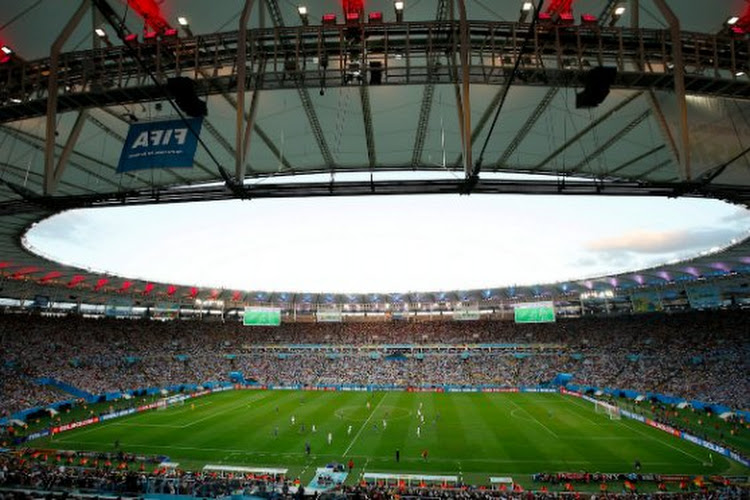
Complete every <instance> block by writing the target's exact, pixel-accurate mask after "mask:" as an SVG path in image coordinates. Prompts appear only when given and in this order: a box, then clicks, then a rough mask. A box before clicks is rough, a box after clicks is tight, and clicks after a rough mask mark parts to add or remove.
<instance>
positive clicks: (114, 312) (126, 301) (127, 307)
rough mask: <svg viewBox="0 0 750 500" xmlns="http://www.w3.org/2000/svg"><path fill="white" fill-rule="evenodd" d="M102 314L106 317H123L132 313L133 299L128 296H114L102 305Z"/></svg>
mask: <svg viewBox="0 0 750 500" xmlns="http://www.w3.org/2000/svg"><path fill="white" fill-rule="evenodd" d="M104 315H105V316H106V317H108V318H123V317H130V316H132V315H133V300H132V299H130V298H128V297H114V298H111V299H109V300H108V301H107V304H106V305H105V306H104Z"/></svg>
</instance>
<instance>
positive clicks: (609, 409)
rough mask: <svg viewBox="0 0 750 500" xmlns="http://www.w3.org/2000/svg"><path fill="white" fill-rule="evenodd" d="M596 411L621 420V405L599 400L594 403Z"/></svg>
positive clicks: (612, 418) (611, 418)
mask: <svg viewBox="0 0 750 500" xmlns="http://www.w3.org/2000/svg"><path fill="white" fill-rule="evenodd" d="M594 408H595V410H596V413H604V414H607V415H608V416H609V419H610V420H620V419H621V418H622V417H621V416H620V407H619V406H615V405H611V404H609V403H605V402H604V401H597V402H596V403H594Z"/></svg>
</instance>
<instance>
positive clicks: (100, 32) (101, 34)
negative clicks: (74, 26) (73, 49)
mask: <svg viewBox="0 0 750 500" xmlns="http://www.w3.org/2000/svg"><path fill="white" fill-rule="evenodd" d="M94 33H96V36H98V37H99V38H107V32H106V31H104V30H103V29H102V28H96V29H95V30H94Z"/></svg>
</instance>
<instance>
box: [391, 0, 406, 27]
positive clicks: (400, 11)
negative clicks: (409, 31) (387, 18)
mask: <svg viewBox="0 0 750 500" xmlns="http://www.w3.org/2000/svg"><path fill="white" fill-rule="evenodd" d="M393 10H394V11H396V22H397V23H402V22H404V2H402V1H401V0H397V1H396V2H393Z"/></svg>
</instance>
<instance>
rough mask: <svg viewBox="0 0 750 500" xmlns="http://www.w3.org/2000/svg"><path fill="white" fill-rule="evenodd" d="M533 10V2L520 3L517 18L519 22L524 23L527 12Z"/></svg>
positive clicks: (527, 15)
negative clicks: (519, 12)
mask: <svg viewBox="0 0 750 500" xmlns="http://www.w3.org/2000/svg"><path fill="white" fill-rule="evenodd" d="M533 10H534V4H533V3H531V2H524V3H522V4H521V16H520V17H519V18H518V22H519V23H525V22H526V19H528V17H529V13H530V12H531V11H533Z"/></svg>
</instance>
